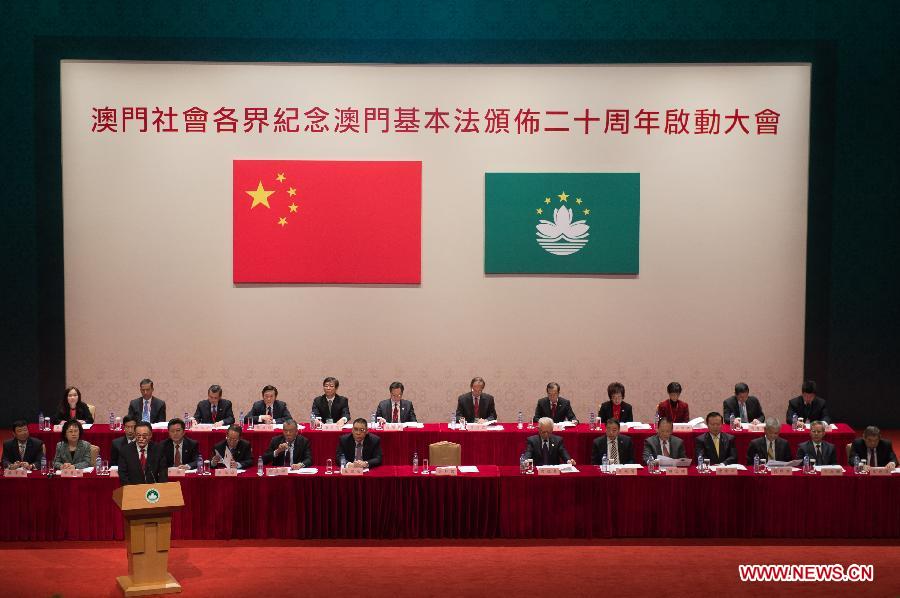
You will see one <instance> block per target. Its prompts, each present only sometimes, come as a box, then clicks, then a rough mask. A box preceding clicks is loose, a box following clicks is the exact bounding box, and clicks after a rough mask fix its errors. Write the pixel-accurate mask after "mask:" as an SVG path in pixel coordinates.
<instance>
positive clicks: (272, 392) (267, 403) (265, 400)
mask: <svg viewBox="0 0 900 598" xmlns="http://www.w3.org/2000/svg"><path fill="white" fill-rule="evenodd" d="M249 415H250V417H251V418H252V421H253V422H254V423H260V424H283V423H284V420H286V419H291V412H290V411H289V410H288V406H287V404H286V403H285V402H284V401H279V400H278V389H277V388H275V387H274V386H272V385H271V384H267V385H266V386H263V389H262V400H260V401H256V402H255V403H253V407H252V408H251V409H250V413H249ZM239 423H241V424H243V422H239Z"/></svg>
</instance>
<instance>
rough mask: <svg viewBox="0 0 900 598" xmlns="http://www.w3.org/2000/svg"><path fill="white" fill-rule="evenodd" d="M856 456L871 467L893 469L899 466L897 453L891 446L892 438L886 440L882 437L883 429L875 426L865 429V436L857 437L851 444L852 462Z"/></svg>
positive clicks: (867, 466)
mask: <svg viewBox="0 0 900 598" xmlns="http://www.w3.org/2000/svg"><path fill="white" fill-rule="evenodd" d="M854 457H856V458H858V459H859V460H860V461H862V462H863V463H865V464H866V469H868V468H869V467H887V468H888V469H890V470H893V469H894V468H895V467H897V455H895V454H894V449H893V447H892V446H891V441H890V440H884V439H883V438H882V437H881V430H879V429H878V428H876V427H875V426H869V427H867V428H866V429H865V430H863V437H862V438H857V439H856V440H854V441H853V443H852V444H851V445H850V462H851V463H853V462H854V461H855V459H854Z"/></svg>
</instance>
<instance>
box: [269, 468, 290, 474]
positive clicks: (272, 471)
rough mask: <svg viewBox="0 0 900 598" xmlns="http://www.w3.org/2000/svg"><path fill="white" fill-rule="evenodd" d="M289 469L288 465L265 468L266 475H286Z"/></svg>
mask: <svg viewBox="0 0 900 598" xmlns="http://www.w3.org/2000/svg"><path fill="white" fill-rule="evenodd" d="M290 470H291V468H290V467H269V468H268V469H266V475H267V476H276V475H287V474H288V472H289V471H290Z"/></svg>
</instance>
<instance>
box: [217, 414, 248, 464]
mask: <svg viewBox="0 0 900 598" xmlns="http://www.w3.org/2000/svg"><path fill="white" fill-rule="evenodd" d="M242 433H243V429H242V428H241V426H240V425H238V424H234V425H231V426H228V431H227V432H225V440H223V441H222V442H220V443H218V444H216V445H215V446H214V447H213V454H212V457H211V458H210V459H209V464H210V465H211V466H212V467H213V469H215V468H217V467H228V466H229V465H236V466H237V467H238V468H240V469H249V468H250V466H251V465H253V454H252V450H251V447H250V443H249V442H247V441H246V440H244V439H243V438H241V434H242Z"/></svg>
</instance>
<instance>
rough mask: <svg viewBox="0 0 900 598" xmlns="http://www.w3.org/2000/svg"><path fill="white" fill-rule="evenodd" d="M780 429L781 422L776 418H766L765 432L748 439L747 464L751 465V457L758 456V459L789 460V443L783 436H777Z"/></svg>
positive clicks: (765, 460)
mask: <svg viewBox="0 0 900 598" xmlns="http://www.w3.org/2000/svg"><path fill="white" fill-rule="evenodd" d="M780 431H781V422H779V421H778V419H777V418H774V417H770V418H768V419H767V420H766V434H765V436H760V437H759V438H754V439H753V440H751V441H750V446H749V447H748V448H747V465H753V458H754V457H756V456H758V457H759V460H760V461H763V462H768V461H781V462H782V463H787V462H788V461H790V460H791V445H790V444H788V441H787V440H785V439H784V438H781V437H779V436H778V432H780Z"/></svg>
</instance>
